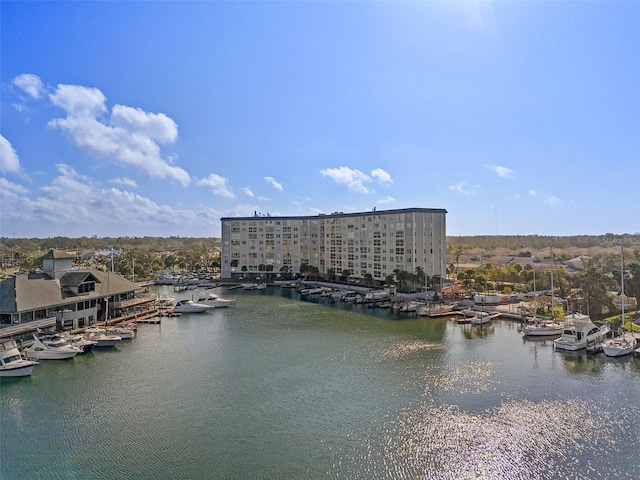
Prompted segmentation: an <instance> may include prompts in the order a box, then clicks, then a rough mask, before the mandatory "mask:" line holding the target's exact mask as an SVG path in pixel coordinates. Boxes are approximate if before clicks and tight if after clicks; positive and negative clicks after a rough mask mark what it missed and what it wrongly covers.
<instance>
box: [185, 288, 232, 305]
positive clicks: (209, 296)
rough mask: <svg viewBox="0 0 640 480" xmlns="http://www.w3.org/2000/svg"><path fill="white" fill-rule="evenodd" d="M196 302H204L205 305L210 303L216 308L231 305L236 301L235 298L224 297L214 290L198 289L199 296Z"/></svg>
mask: <svg viewBox="0 0 640 480" xmlns="http://www.w3.org/2000/svg"><path fill="white" fill-rule="evenodd" d="M195 302H196V303H202V304H204V305H210V306H211V307H214V308H223V307H229V306H230V305H233V304H234V303H236V299H235V298H222V297H220V296H218V295H216V294H215V293H213V292H200V291H198V298H197V300H195Z"/></svg>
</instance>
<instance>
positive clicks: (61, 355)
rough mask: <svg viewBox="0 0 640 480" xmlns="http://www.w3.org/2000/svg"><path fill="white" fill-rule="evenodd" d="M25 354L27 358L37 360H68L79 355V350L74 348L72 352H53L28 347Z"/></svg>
mask: <svg viewBox="0 0 640 480" xmlns="http://www.w3.org/2000/svg"><path fill="white" fill-rule="evenodd" d="M26 352H27V357H29V358H37V359H38V360H67V359H69V358H73V357H75V356H76V355H77V354H78V353H80V349H79V348H75V347H74V350H56V351H53V350H41V349H38V348H32V347H29V348H27V350H26Z"/></svg>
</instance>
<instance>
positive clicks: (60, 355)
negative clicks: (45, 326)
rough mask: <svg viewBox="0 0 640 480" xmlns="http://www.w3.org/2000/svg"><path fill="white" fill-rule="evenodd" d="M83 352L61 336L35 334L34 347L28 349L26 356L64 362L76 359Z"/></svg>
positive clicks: (55, 334)
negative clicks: (68, 359)
mask: <svg viewBox="0 0 640 480" xmlns="http://www.w3.org/2000/svg"><path fill="white" fill-rule="evenodd" d="M81 351H82V350H80V349H79V348H78V347H76V346H74V345H71V344H70V343H69V342H67V341H66V340H65V338H64V337H63V336H62V335H60V334H57V333H43V332H35V333H34V334H33V345H31V346H30V347H29V348H27V349H26V354H27V357H28V358H37V359H39V360H64V359H67V358H73V357H75V356H76V355H77V354H79V353H80V352H81Z"/></svg>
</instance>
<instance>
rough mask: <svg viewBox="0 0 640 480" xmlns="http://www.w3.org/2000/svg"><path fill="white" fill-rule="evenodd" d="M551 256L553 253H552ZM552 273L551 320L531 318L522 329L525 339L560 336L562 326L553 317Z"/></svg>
mask: <svg viewBox="0 0 640 480" xmlns="http://www.w3.org/2000/svg"><path fill="white" fill-rule="evenodd" d="M552 255H553V252H552ZM553 290H554V289H553V272H551V315H552V316H551V318H535V317H534V318H532V319H530V320H529V321H528V322H527V323H526V324H525V325H524V326H523V327H522V333H523V335H524V336H526V337H549V336H552V335H562V330H563V328H564V325H563V324H562V323H558V322H556V319H555V316H554V306H553V304H554V294H553Z"/></svg>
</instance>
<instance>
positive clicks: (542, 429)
mask: <svg viewBox="0 0 640 480" xmlns="http://www.w3.org/2000/svg"><path fill="white" fill-rule="evenodd" d="M605 418H606V414H605V412H603V411H601V410H599V409H598V408H597V407H596V406H595V405H593V404H592V403H590V402H589V401H585V400H568V401H557V400H556V401H543V402H539V403H534V402H529V401H518V402H507V403H505V404H503V405H500V406H498V407H495V408H491V409H488V410H486V411H484V412H478V413H470V412H464V411H461V410H460V409H458V408H457V407H455V406H453V405H432V404H427V405H423V406H422V407H420V408H419V409H414V410H409V411H405V412H402V413H401V414H400V415H399V416H398V417H397V418H395V419H393V421H392V422H390V423H389V424H388V425H387V426H386V427H385V428H384V433H383V436H382V439H383V440H382V441H381V442H378V441H377V439H376V438H372V439H370V442H371V443H368V444H367V445H366V446H365V447H364V448H363V450H364V451H365V452H366V454H363V452H361V451H360V450H358V453H359V454H363V457H362V458H361V461H363V462H364V463H365V464H366V469H365V473H364V474H361V475H356V476H355V477H354V478H411V479H413V478H429V479H470V478H474V479H477V478H482V479H523V480H524V479H542V478H544V479H553V478H620V475H623V472H624V467H622V468H621V466H619V465H616V464H615V463H609V462H607V456H608V455H610V454H611V453H612V452H614V451H620V450H621V449H623V448H624V445H622V444H621V442H620V441H619V440H618V439H619V431H620V429H623V430H626V432H625V434H626V435H628V434H629V424H628V423H627V424H626V425H623V424H622V423H623V422H625V421H628V420H631V418H629V416H627V418H626V419H625V420H620V421H617V422H615V423H611V424H608V423H606V421H605V422H603V419H605ZM596 439H597V440H596ZM594 440H596V441H594ZM596 466H597V470H596V469H595V468H594V467H596ZM337 470H339V469H337Z"/></svg>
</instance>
